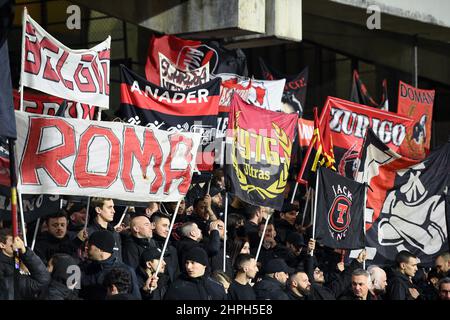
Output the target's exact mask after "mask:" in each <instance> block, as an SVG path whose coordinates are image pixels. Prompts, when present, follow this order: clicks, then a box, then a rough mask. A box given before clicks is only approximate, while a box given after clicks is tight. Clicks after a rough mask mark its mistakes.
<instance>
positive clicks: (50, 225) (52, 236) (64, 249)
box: [34, 211, 86, 264]
mask: <svg viewBox="0 0 450 320" xmlns="http://www.w3.org/2000/svg"><path fill="white" fill-rule="evenodd" d="M45 222H46V224H47V229H48V230H47V231H45V232H43V233H41V234H40V235H39V236H38V237H37V239H36V245H35V248H34V252H35V253H36V254H37V255H38V256H39V258H41V260H42V261H43V262H44V263H45V264H47V262H48V261H49V260H50V258H51V257H52V256H53V255H54V254H56V253H65V254H68V255H70V256H72V257H74V258H78V257H77V251H78V249H79V248H80V247H81V246H82V244H83V241H84V240H86V234H84V232H83V230H80V231H79V232H78V236H77V237H75V238H74V239H71V238H70V237H69V235H68V234H67V226H68V222H69V220H68V219H67V215H66V213H65V212H64V211H58V212H55V213H53V214H51V215H49V216H47V217H46V218H45Z"/></svg>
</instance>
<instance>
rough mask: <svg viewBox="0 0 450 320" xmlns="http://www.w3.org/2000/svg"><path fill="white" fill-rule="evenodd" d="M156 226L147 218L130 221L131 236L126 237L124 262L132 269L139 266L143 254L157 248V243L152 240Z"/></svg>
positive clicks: (142, 217) (134, 218) (139, 217)
mask: <svg viewBox="0 0 450 320" xmlns="http://www.w3.org/2000/svg"><path fill="white" fill-rule="evenodd" d="M153 228H154V224H153V223H151V222H150V219H149V218H147V216H143V215H142V216H134V217H132V218H131V221H130V232H131V234H130V235H129V236H127V237H124V241H123V247H122V257H123V262H125V263H126V264H127V265H129V266H130V267H131V268H133V269H136V268H137V267H138V266H139V259H140V256H141V254H142V252H143V251H144V250H145V249H147V248H150V247H156V242H155V241H154V240H153V239H152V236H153Z"/></svg>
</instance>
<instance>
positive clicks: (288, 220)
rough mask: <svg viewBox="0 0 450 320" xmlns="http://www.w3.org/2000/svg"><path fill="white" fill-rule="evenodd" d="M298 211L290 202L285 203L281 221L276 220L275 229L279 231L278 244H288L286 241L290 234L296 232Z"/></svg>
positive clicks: (281, 212)
mask: <svg viewBox="0 0 450 320" xmlns="http://www.w3.org/2000/svg"><path fill="white" fill-rule="evenodd" d="M297 215H298V210H297V208H296V207H295V206H293V205H292V204H291V203H290V202H285V203H284V204H283V207H282V208H281V211H280V219H278V220H275V228H276V230H277V237H276V240H277V242H278V243H281V244H283V245H284V244H286V239H287V237H288V236H289V234H290V233H292V232H296V231H297V229H296V228H295V219H296V218H297Z"/></svg>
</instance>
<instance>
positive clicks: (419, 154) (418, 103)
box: [397, 81, 435, 160]
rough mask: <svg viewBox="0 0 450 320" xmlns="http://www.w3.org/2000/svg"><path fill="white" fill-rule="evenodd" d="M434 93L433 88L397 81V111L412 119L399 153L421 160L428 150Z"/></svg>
mask: <svg viewBox="0 0 450 320" xmlns="http://www.w3.org/2000/svg"><path fill="white" fill-rule="evenodd" d="M434 93H435V91H434V90H423V89H417V88H414V87H413V86H410V85H408V84H406V83H404V82H402V81H400V83H399V88H398V107H397V113H398V114H400V115H404V116H407V117H410V118H412V119H413V121H414V125H413V126H411V127H410V128H409V130H408V131H407V132H406V143H405V144H404V145H403V146H402V147H401V148H400V153H401V154H402V155H404V156H406V157H409V158H412V159H418V160H422V159H423V158H425V156H426V154H428V152H429V151H430V141H431V124H432V120H433V103H434Z"/></svg>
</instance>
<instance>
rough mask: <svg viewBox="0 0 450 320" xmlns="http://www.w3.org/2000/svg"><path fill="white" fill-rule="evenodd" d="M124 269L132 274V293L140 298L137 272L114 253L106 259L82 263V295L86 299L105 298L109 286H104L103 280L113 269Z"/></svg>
mask: <svg viewBox="0 0 450 320" xmlns="http://www.w3.org/2000/svg"><path fill="white" fill-rule="evenodd" d="M114 268H120V269H124V270H126V271H127V272H129V273H130V275H131V286H132V287H131V288H132V289H131V294H133V296H134V297H135V299H138V300H140V299H141V294H140V292H139V287H138V282H137V278H136V273H135V272H134V270H133V269H131V268H130V267H129V266H127V265H126V264H124V263H122V262H119V261H118V259H117V258H116V257H114V255H112V256H111V257H110V258H108V259H106V260H104V261H89V260H88V261H85V262H83V263H82V264H81V265H80V269H81V291H80V297H81V298H83V299H86V300H104V299H105V298H106V293H107V288H105V287H104V286H103V280H104V279H105V276H106V275H107V274H108V272H110V271H111V269H114Z"/></svg>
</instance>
